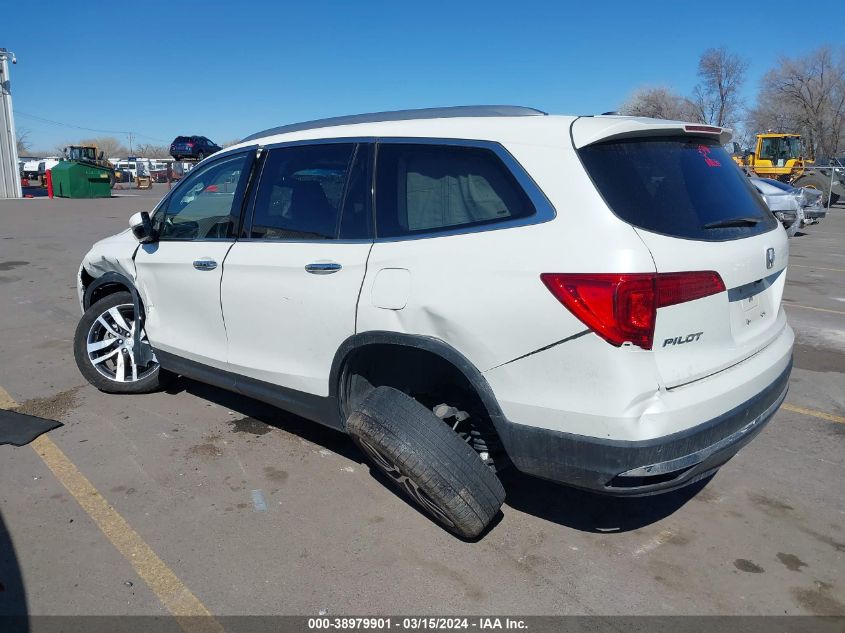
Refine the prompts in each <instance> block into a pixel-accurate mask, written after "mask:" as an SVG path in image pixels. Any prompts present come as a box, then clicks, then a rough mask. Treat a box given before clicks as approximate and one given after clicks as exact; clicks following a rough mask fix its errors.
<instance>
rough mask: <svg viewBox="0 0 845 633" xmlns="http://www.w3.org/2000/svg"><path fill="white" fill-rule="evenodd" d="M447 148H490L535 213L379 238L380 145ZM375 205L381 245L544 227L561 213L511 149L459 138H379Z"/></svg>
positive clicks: (377, 239) (374, 168)
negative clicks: (537, 225)
mask: <svg viewBox="0 0 845 633" xmlns="http://www.w3.org/2000/svg"><path fill="white" fill-rule="evenodd" d="M382 144H384V145H444V146H449V147H466V148H474V149H486V150H490V151H492V152H493V154H495V155H496V157H497V158H498V159H499V160H500V161H502V164H503V166H504V167H505V169H506V170H507V171H509V172H510V174H511V175H512V176H513V177H514V179H515V180H516V182H517V185H519V186H520V187H521V188H522V190H523V192H524V193H525V195H526V196H527V197H528V200H529V201H530V202H531V204H532V205H533V207H534V213H532V214H531V215H527V216H524V217H521V218H514V219H510V220H501V221H496V220H493V221H490V222H488V223H486V224H480V225H476V226H456V227H454V228H450V229H448V228H447V229H437V230H430V231H420V232H419V233H414V234H413V235H398V236H392V237H379V236H378V209H377V208H376V200H377V197H378V192H377V191H376V182H377V181H378V146H379V145H382ZM372 204H373V211H374V216H375V217H374V221H375V222H376V223H375V224H374V228H375V231H376V238H375V241H376V242H377V243H378V242H381V243H387V242H405V241H408V240H424V239H430V238H433V237H448V236H451V235H466V234H470V233H484V232H486V231H499V230H501V229H510V228H514V227H519V226H532V225H534V224H542V223H544V222H549V221H551V220H554V219H555V217H556V215H557V211H556V210H555V208H554V205H552V203H551V201H550V200H549V199H548V198H547V197H546V194H545V193H544V192H543V190H542V189H540V186H539V185H538V184H537V182H536V181H535V180H534V179H533V178H532V177H531V175H530V174H529V173H528V171H526V169H525V168H524V167H523V166H522V165H521V164H520V163H519V161H518V160H516V158H515V157H514V155H513V154H511V153H510V152H509V151H508V150H507V148H506V147H505V146H504V145H502V144H501V143H499V142H498V141H482V140H473V139H458V138H433V137H400V136H390V137H378V138H376V151H375V165H374V166H373V193H372Z"/></svg>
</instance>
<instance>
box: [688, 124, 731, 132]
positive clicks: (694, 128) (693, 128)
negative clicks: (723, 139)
mask: <svg viewBox="0 0 845 633" xmlns="http://www.w3.org/2000/svg"><path fill="white" fill-rule="evenodd" d="M684 131H685V132H704V133H705V134H721V133H722V128H720V127H716V126H715V125H685V126H684Z"/></svg>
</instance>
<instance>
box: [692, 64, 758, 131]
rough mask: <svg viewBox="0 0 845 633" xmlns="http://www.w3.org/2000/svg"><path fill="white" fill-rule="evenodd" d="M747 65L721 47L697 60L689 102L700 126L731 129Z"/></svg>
mask: <svg viewBox="0 0 845 633" xmlns="http://www.w3.org/2000/svg"><path fill="white" fill-rule="evenodd" d="M747 69H748V62H747V61H745V60H744V59H743V58H742V57H740V56H739V55H736V54H733V53H729V52H728V51H727V49H725V48H709V49H707V50H706V51H704V53H702V55H701V57H700V58H699V60H698V78H699V83H698V85H696V87H695V89H694V91H693V96H692V99H691V101H692V103H693V104H694V105H695V109H696V116H697V118H698V120H699V121H701V122H702V123H708V124H709V125H718V126H720V127H730V126H734V125H736V124H737V123H738V122H739V119H740V115H741V110H742V98H741V95H740V90H741V89H742V84H743V81H744V80H745V72H746V70H747Z"/></svg>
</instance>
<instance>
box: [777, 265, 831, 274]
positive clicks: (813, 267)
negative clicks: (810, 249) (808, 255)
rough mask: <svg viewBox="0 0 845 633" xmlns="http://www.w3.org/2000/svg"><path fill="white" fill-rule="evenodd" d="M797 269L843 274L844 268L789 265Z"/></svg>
mask: <svg viewBox="0 0 845 633" xmlns="http://www.w3.org/2000/svg"><path fill="white" fill-rule="evenodd" d="M790 266H797V267H798V268H812V269H813V270H829V271H831V272H834V273H845V268H822V267H821V266H807V265H806V264H790Z"/></svg>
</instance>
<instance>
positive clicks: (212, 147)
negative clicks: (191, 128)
mask: <svg viewBox="0 0 845 633" xmlns="http://www.w3.org/2000/svg"><path fill="white" fill-rule="evenodd" d="M221 149H222V148H221V147H220V146H219V145H216V144H214V143H213V142H212V141H210V140H208V139H207V138H206V137H204V136H177V137H176V138H175V139H173V142H172V143H171V144H170V155H171V156H172V157H173V158H174V159H176V160H183V159H186V158H187V159H194V160H203V159H204V158H205V157H206V156H211V155H212V154H214V153H216V152H219V151H220V150H221Z"/></svg>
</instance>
